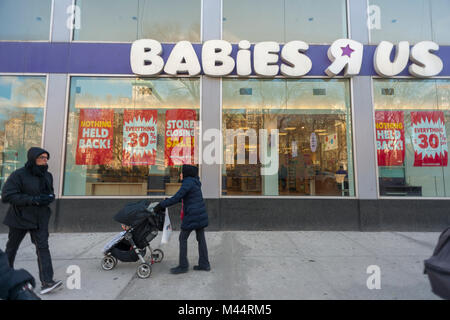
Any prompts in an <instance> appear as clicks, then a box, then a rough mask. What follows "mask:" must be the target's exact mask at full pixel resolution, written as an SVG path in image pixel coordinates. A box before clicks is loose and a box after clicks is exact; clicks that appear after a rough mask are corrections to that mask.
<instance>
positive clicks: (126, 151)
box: [122, 110, 158, 166]
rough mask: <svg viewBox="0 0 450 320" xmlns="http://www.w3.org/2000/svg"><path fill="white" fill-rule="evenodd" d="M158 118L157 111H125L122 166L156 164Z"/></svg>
mask: <svg viewBox="0 0 450 320" xmlns="http://www.w3.org/2000/svg"><path fill="white" fill-rule="evenodd" d="M157 117H158V111H157V110H125V111H124V113H123V143H122V149H123V153H122V154H123V157H122V165H124V166H127V165H152V164H155V161H156V142H157V132H158V128H157V126H156V119H157Z"/></svg>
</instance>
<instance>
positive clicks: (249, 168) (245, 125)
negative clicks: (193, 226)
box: [222, 79, 355, 196]
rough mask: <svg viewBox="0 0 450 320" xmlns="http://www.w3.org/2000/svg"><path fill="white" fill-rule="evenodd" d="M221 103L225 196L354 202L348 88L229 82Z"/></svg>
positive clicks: (332, 83) (342, 84)
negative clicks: (344, 198) (270, 168)
mask: <svg viewBox="0 0 450 320" xmlns="http://www.w3.org/2000/svg"><path fill="white" fill-rule="evenodd" d="M222 95H223V105H222V133H223V136H224V153H223V154H224V165H223V166H222V194H223V195H231V196H233V195H267V196H354V195H355V191H354V190H355V189H354V179H353V153H352V129H351V111H350V89H349V82H348V80H344V79H339V80H335V79H333V80H322V79H302V80H286V79H274V80H259V79H247V80H238V79H224V80H223V92H222ZM264 129H265V130H267V133H272V130H273V129H278V130H279V143H278V149H277V148H276V147H275V146H276V143H275V144H273V143H272V140H271V139H272V137H270V138H269V137H268V138H267V139H266V141H264V140H263V139H264V137H263V136H262V139H261V138H260V132H261V130H264ZM239 137H240V138H241V139H242V140H239V139H240V138H239ZM269 141H270V142H269ZM261 148H265V150H264V152H262V153H261ZM266 155H267V156H269V155H270V157H267V158H268V159H265V157H266ZM269 160H270V161H269ZM270 163H275V164H276V170H275V171H274V172H265V174H263V173H262V172H263V171H262V170H261V168H262V167H264V168H267V167H268V164H270Z"/></svg>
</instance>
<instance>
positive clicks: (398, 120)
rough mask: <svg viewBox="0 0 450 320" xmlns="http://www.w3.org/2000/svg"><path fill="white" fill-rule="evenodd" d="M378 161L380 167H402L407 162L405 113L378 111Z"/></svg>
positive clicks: (376, 123) (376, 115)
mask: <svg viewBox="0 0 450 320" xmlns="http://www.w3.org/2000/svg"><path fill="white" fill-rule="evenodd" d="M375 128H376V137H377V159H378V165H379V166H388V167H390V166H402V165H403V162H404V160H405V125H404V114H403V111H376V112H375Z"/></svg>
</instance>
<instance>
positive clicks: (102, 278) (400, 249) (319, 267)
mask: <svg viewBox="0 0 450 320" xmlns="http://www.w3.org/2000/svg"><path fill="white" fill-rule="evenodd" d="M119 231H120V230H119ZM115 234H116V233H54V234H51V235H50V251H51V254H52V258H53V264H54V271H55V279H60V280H64V287H65V288H64V289H62V290H59V291H57V292H55V293H52V294H48V295H45V296H43V297H42V298H43V299H48V300H59V299H62V300H66V299H82V300H85V299H88V300H93V299H152V300H154V299H173V300H178V299H194V300H196V299H213V300H214V299H224V300H227V299H238V300H240V299H263V300H272V299H288V300H291V299H439V298H438V297H437V296H435V295H434V294H433V293H432V292H431V287H430V284H429V281H428V278H427V276H426V275H424V274H423V260H424V259H427V258H428V257H430V256H431V254H432V252H433V249H434V246H435V245H436V243H437V240H438V237H439V233H417V232H323V231H291V232H271V231H262V232H243V231H230V232H206V239H207V243H208V250H209V258H210V262H211V267H212V270H211V271H210V272H204V271H193V270H192V267H193V266H194V265H195V264H197V243H196V240H195V233H193V234H191V236H190V239H189V244H188V256H189V263H190V271H189V272H188V273H185V274H180V275H171V274H170V273H169V268H171V267H173V266H176V265H177V262H178V232H173V233H172V238H171V240H170V242H169V244H166V245H163V246H162V247H161V249H163V251H164V254H165V257H164V260H163V261H162V262H161V263H158V264H154V265H153V268H152V270H153V271H152V275H151V277H150V278H148V279H139V278H138V277H137V276H136V267H137V266H138V263H123V262H119V263H118V265H117V266H116V268H115V269H113V270H111V271H104V270H102V268H101V266H100V261H101V259H102V257H103V255H102V248H103V246H104V245H105V244H106V243H107V242H108V241H109V240H110V239H111V238H112V237H113V236H114V235H115ZM160 239H161V232H160V233H159V235H158V237H157V238H156V239H154V240H153V241H152V248H153V249H155V248H157V247H159V243H160ZM6 240H7V234H0V248H2V250H4V248H5V245H6ZM71 265H76V266H79V267H80V270H81V289H72V290H69V289H68V288H66V284H67V283H66V281H67V279H68V277H69V276H70V274H69V273H67V269H68V267H69V266H71ZM371 265H377V266H379V268H380V270H381V289H372V290H369V289H368V287H367V284H366V283H367V279H368V278H369V277H370V276H371V274H368V273H367V267H368V266H371ZM15 268H16V269H18V268H25V269H27V270H28V271H30V272H31V273H32V274H33V275H34V276H35V278H36V281H37V282H38V289H39V288H40V283H39V274H38V269H37V258H36V253H35V249H34V245H32V244H31V242H30V237H29V236H27V237H26V239H25V240H24V241H23V243H22V245H21V247H20V249H19V252H18V254H17V259H16V264H15Z"/></svg>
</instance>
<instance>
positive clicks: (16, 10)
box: [0, 0, 52, 41]
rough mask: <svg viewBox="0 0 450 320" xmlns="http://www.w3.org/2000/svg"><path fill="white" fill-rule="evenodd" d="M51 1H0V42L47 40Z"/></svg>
mask: <svg viewBox="0 0 450 320" xmlns="http://www.w3.org/2000/svg"><path fill="white" fill-rule="evenodd" d="M51 11H52V1H51V0H39V1H35V0H2V1H0V40H28V41H30V40H49V37H50V17H51Z"/></svg>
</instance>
